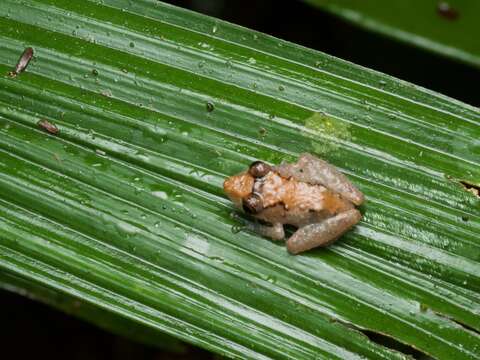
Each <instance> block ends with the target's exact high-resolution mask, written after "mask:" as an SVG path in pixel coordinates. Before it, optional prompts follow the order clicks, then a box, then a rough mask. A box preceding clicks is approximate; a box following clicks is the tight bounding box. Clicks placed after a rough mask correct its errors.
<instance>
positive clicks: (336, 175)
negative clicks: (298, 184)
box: [275, 153, 364, 205]
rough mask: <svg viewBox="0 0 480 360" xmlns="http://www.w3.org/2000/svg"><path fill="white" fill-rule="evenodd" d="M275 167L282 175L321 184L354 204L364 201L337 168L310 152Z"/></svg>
mask: <svg viewBox="0 0 480 360" xmlns="http://www.w3.org/2000/svg"><path fill="white" fill-rule="evenodd" d="M275 169H276V170H277V171H278V173H279V174H280V175H281V176H283V177H292V178H294V179H296V180H298V181H302V182H306V183H310V184H318V185H323V186H325V187H326V188H328V189H330V190H332V191H334V192H336V193H338V194H340V195H341V196H342V197H343V198H344V199H347V200H349V201H351V202H352V203H354V204H355V205H361V204H362V203H363V201H364V196H363V194H362V193H361V192H360V191H359V190H358V189H357V188H356V187H355V186H354V185H353V184H352V183H351V182H350V181H349V180H348V179H347V177H346V176H345V175H344V174H342V173H341V172H340V171H339V170H337V168H335V167H334V166H333V165H331V164H329V163H328V162H326V161H325V160H321V159H319V158H317V157H315V156H313V155H311V154H307V153H305V154H302V155H301V156H300V158H299V159H298V162H297V163H294V164H280V165H279V166H276V167H275Z"/></svg>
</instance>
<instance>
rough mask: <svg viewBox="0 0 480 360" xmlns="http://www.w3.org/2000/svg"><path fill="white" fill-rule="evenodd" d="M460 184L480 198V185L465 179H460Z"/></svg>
mask: <svg viewBox="0 0 480 360" xmlns="http://www.w3.org/2000/svg"><path fill="white" fill-rule="evenodd" d="M460 184H462V186H463V187H464V188H465V190H467V191H468V192H471V193H472V194H473V195H475V196H476V197H478V198H480V185H475V184H472V183H469V182H468V181H463V180H460Z"/></svg>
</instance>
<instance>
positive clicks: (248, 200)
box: [223, 161, 272, 214]
mask: <svg viewBox="0 0 480 360" xmlns="http://www.w3.org/2000/svg"><path fill="white" fill-rule="evenodd" d="M271 170H272V168H271V167H270V165H268V164H265V163H264V162H262V161H255V162H254V163H252V164H251V165H250V167H249V169H248V171H243V172H241V173H240V174H237V175H234V176H230V177H229V178H227V179H226V180H225V181H224V183H223V190H224V191H225V193H226V194H227V196H228V197H229V198H230V200H232V202H233V203H234V204H235V206H236V207H238V208H239V209H243V210H244V211H245V212H246V213H249V214H256V213H258V212H259V211H260V210H262V209H263V202H262V199H261V198H260V197H259V196H258V195H257V194H255V192H254V185H255V180H256V179H258V178H261V177H263V176H265V175H266V174H268V173H269V172H270V171H271Z"/></svg>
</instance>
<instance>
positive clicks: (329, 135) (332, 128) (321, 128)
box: [305, 113, 352, 154]
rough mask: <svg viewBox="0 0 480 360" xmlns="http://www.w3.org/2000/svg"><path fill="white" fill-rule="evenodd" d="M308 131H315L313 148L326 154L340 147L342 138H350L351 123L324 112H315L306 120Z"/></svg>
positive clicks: (319, 152)
mask: <svg viewBox="0 0 480 360" xmlns="http://www.w3.org/2000/svg"><path fill="white" fill-rule="evenodd" d="M305 127H306V128H307V129H308V130H309V131H308V132H309V133H311V132H314V135H315V138H314V140H312V147H313V150H314V151H315V152H316V153H318V154H326V153H329V152H331V151H334V150H336V149H338V147H339V141H340V140H350V139H351V137H352V136H351V133H350V130H349V127H350V125H349V124H348V123H346V122H344V121H341V120H338V119H336V118H333V117H330V116H328V115H326V114H322V113H313V115H312V116H310V117H309V118H307V120H306V121H305Z"/></svg>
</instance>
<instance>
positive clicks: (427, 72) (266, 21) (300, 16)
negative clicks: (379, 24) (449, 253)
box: [0, 0, 480, 360]
mask: <svg viewBox="0 0 480 360" xmlns="http://www.w3.org/2000/svg"><path fill="white" fill-rule="evenodd" d="M166 2H168V3H172V4H175V5H179V6H182V7H186V8H190V9H193V10H196V11H198V12H203V13H205V14H208V15H212V16H215V17H217V18H221V19H224V20H227V21H230V22H232V23H236V24H239V25H243V26H245V27H248V28H251V29H255V30H258V31H261V32H264V33H267V34H271V35H273V36H276V37H278V38H281V39H284V40H288V41H292V42H295V43H298V44H301V45H304V46H307V47H309V48H313V49H317V50H320V51H323V52H326V53H328V54H331V55H334V56H337V57H340V58H342V59H346V60H349V61H352V62H354V63H357V64H360V65H363V66H366V67H369V68H372V69H376V70H379V71H381V72H384V73H387V74H390V75H393V76H396V77H398V78H401V79H403V80H407V81H409V82H412V83H414V84H417V85H422V86H424V87H427V88H429V89H432V90H436V91H438V92H441V93H443V94H446V95H449V96H452V97H454V98H457V99H459V100H462V101H465V102H467V103H470V104H472V105H475V106H478V105H479V104H480V101H479V99H478V96H477V95H476V91H475V90H474V89H475V85H476V84H478V83H479V80H480V73H479V72H478V71H476V70H475V69H473V68H471V67H469V66H467V65H463V64H459V63H456V62H454V61H452V60H448V59H445V58H442V57H440V56H437V55H435V54H431V53H429V52H427V51H424V50H421V49H416V48H411V47H409V46H407V45H404V44H402V43H399V42H397V41H394V40H391V39H388V38H384V37H382V36H380V35H376V34H372V33H369V32H367V31H364V30H361V29H359V28H357V27H355V26H353V25H350V24H349V23H347V22H345V21H342V20H339V19H338V18H335V17H334V16H331V15H329V14H326V13H323V12H320V11H318V10H315V9H314V8H312V7H310V6H308V5H306V4H303V3H302V2H301V1H295V0H291V1H274V0H262V1H257V0H210V1H209V0H183V1H166ZM0 306H1V309H2V311H1V314H2V329H3V330H2V334H1V337H0V338H1V344H2V345H3V349H2V352H3V354H4V355H6V354H7V353H8V352H10V353H11V354H12V356H13V355H14V356H15V358H17V359H24V358H25V359H26V358H30V357H35V358H43V357H47V358H49V359H67V358H68V359H73V360H75V359H87V358H88V359H92V360H95V359H214V358H217V359H218V357H215V356H214V355H212V354H210V353H208V352H206V351H203V350H200V349H197V348H194V347H187V352H186V353H185V354H182V355H178V354H172V353H168V352H165V351H162V350H158V349H154V348H151V347H148V346H143V345H141V344H138V343H135V342H133V341H130V340H128V339H125V338H122V337H119V336H115V335H112V334H109V333H107V332H105V331H103V330H101V329H99V328H97V327H95V326H93V325H90V324H88V323H85V322H83V321H80V320H77V319H75V318H73V317H70V316H67V315H65V314H63V313H61V312H58V311H56V310H54V309H52V308H49V307H47V306H45V305H42V304H40V303H36V302H33V301H31V300H29V299H26V298H23V297H21V296H19V295H15V294H11V293H9V292H6V291H0ZM5 329H8V332H7V331H5ZM24 344H28V346H24ZM7 358H8V356H7Z"/></svg>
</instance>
